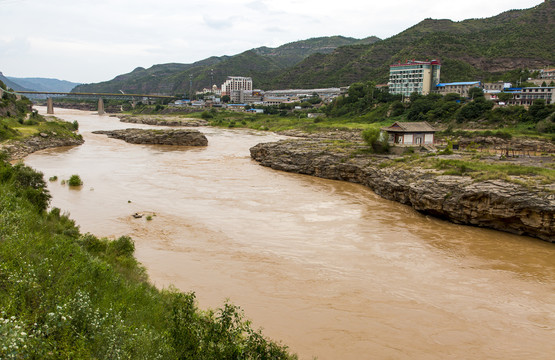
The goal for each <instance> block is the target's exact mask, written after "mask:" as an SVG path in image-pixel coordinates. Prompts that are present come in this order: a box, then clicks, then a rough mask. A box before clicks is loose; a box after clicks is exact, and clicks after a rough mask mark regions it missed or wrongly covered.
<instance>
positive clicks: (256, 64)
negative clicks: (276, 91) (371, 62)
mask: <svg viewBox="0 0 555 360" xmlns="http://www.w3.org/2000/svg"><path fill="white" fill-rule="evenodd" d="M376 41H379V39H378V38H376V37H369V38H366V39H362V40H359V39H354V38H347V37H342V36H332V37H320V38H312V39H308V40H302V41H296V42H292V43H289V44H285V45H282V46H280V47H277V48H269V47H261V48H256V49H252V50H248V51H245V52H243V53H241V54H238V55H234V56H221V57H210V58H208V59H205V60H202V61H198V62H195V63H193V64H176V63H172V64H161V65H154V66H152V67H151V68H149V69H144V68H137V69H135V70H133V71H132V72H130V73H128V74H124V75H119V76H117V77H116V78H114V79H112V80H110V81H105V82H101V83H97V84H85V85H80V86H77V87H76V88H75V89H74V90H73V91H75V92H118V91H119V90H122V91H124V92H127V93H164V94H183V93H188V92H189V89H190V88H191V85H192V89H193V90H199V89H202V88H205V87H210V86H212V85H213V84H217V85H218V86H219V85H220V84H222V83H223V82H224V81H225V80H226V78H227V77H228V76H230V75H235V76H250V77H252V78H253V81H254V84H255V86H256V87H260V86H261V85H262V84H266V83H267V80H268V79H272V78H274V77H276V76H278V75H279V74H280V73H282V72H283V71H286V69H288V68H290V67H291V66H293V65H295V64H297V63H298V62H300V61H302V60H303V59H305V58H306V57H308V56H310V55H313V54H316V53H330V52H332V51H333V50H335V49H336V48H338V47H340V46H345V45H350V44H356V43H364V44H370V43H373V42H376Z"/></svg>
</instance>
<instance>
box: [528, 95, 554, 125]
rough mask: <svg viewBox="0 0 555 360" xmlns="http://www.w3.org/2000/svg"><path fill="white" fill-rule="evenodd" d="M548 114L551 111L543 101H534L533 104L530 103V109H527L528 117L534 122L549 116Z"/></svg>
mask: <svg viewBox="0 0 555 360" xmlns="http://www.w3.org/2000/svg"><path fill="white" fill-rule="evenodd" d="M550 113H551V111H550V109H549V107H547V106H546V105H545V100H544V99H536V100H534V102H533V103H532V105H530V108H529V109H528V114H529V115H530V117H531V118H532V120H534V121H536V122H537V121H540V120H543V119H545V118H546V117H547V116H549V114H550Z"/></svg>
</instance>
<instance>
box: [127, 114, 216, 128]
mask: <svg viewBox="0 0 555 360" xmlns="http://www.w3.org/2000/svg"><path fill="white" fill-rule="evenodd" d="M119 118H120V121H121V122H125V123H132V124H147V125H159V126H190V127H197V126H207V125H208V121H206V120H203V119H193V118H182V117H178V116H167V115H166V116H155V115H138V116H135V115H124V116H119Z"/></svg>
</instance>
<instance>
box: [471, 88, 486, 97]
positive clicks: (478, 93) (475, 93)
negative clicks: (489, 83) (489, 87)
mask: <svg viewBox="0 0 555 360" xmlns="http://www.w3.org/2000/svg"><path fill="white" fill-rule="evenodd" d="M468 97H469V98H471V99H478V98H483V97H484V90H482V89H481V88H479V87H477V86H475V87H473V88H471V89H470V90H468Z"/></svg>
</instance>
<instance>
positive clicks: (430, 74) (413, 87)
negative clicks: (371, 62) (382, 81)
mask: <svg viewBox="0 0 555 360" xmlns="http://www.w3.org/2000/svg"><path fill="white" fill-rule="evenodd" d="M440 69H441V63H440V62H439V61H438V60H432V61H415V60H412V61H411V60H409V61H407V62H406V63H405V64H401V63H399V64H393V65H390V66H389V82H388V83H387V85H388V87H389V92H390V93H392V94H402V95H404V96H410V94H412V93H413V92H416V93H418V94H421V95H428V94H429V93H430V92H431V91H432V90H433V89H434V87H435V86H436V85H437V84H439V74H440Z"/></svg>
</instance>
